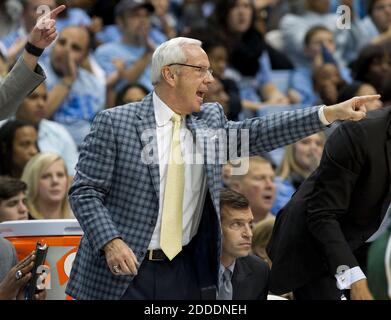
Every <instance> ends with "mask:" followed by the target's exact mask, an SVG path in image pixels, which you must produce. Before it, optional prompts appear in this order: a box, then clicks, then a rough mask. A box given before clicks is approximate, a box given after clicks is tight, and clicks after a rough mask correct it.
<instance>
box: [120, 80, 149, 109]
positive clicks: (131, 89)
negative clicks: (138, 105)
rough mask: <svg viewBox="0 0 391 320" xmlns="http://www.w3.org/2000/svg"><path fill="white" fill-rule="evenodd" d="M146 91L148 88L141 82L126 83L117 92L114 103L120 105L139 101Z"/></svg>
mask: <svg viewBox="0 0 391 320" xmlns="http://www.w3.org/2000/svg"><path fill="white" fill-rule="evenodd" d="M148 92H149V91H148V89H147V88H145V87H143V86H142V85H141V84H137V83H134V84H128V85H127V86H126V87H125V88H123V89H122V90H121V91H120V92H118V94H117V97H116V101H115V105H116V106H122V105H124V104H128V103H131V102H137V101H141V100H143V99H144V97H145V96H146V95H147V94H148Z"/></svg>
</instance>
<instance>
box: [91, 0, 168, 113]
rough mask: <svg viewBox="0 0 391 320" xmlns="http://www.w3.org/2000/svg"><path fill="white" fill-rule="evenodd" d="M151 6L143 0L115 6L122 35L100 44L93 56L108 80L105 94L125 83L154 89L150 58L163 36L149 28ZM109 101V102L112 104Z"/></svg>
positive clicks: (116, 90)
mask: <svg viewBox="0 0 391 320" xmlns="http://www.w3.org/2000/svg"><path fill="white" fill-rule="evenodd" d="M153 11H154V9H153V6H152V5H151V4H150V3H148V2H146V1H134V0H122V1H121V2H120V3H119V4H118V5H117V6H116V9H115V12H116V21H117V25H118V27H119V29H120V32H121V33H120V35H121V38H120V39H118V40H116V41H114V40H113V41H112V42H109V43H106V44H103V45H101V46H99V47H98V48H97V49H96V52H95V57H96V60H97V62H98V63H99V64H100V66H101V67H102V68H103V70H104V71H105V74H106V79H107V86H108V88H107V90H108V97H112V94H111V93H110V91H111V90H113V91H115V92H118V91H119V90H121V89H122V88H123V87H124V86H126V84H127V83H139V84H141V85H143V86H144V87H146V88H147V89H148V90H149V91H151V90H152V89H153V86H152V83H151V79H150V74H151V69H150V68H151V66H150V63H151V58H152V53H153V50H154V49H155V47H156V46H157V45H159V44H160V43H162V42H163V41H164V40H165V39H166V38H165V36H164V35H163V34H162V33H160V32H158V31H157V30H155V29H152V28H151V14H152V13H153ZM114 101H115V100H114V99H112V98H110V99H109V100H108V105H109V106H112V105H113V104H114Z"/></svg>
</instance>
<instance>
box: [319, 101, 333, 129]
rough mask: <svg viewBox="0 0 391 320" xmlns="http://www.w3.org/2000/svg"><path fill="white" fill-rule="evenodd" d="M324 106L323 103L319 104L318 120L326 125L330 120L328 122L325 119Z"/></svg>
mask: <svg viewBox="0 0 391 320" xmlns="http://www.w3.org/2000/svg"><path fill="white" fill-rule="evenodd" d="M325 107H326V106H325V105H323V106H321V107H320V108H319V110H318V115H319V120H320V122H322V123H323V124H324V125H325V126H328V125H330V124H331V122H328V121H327V119H326V117H325V115H324V108H325Z"/></svg>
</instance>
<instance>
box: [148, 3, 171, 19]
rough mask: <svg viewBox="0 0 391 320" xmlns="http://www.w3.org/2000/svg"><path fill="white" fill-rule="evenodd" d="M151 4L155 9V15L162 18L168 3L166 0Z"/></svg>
mask: <svg viewBox="0 0 391 320" xmlns="http://www.w3.org/2000/svg"><path fill="white" fill-rule="evenodd" d="M151 4H152V5H153V7H154V8H155V14H156V15H157V16H162V15H164V14H166V13H167V9H168V5H169V1H168V0H151Z"/></svg>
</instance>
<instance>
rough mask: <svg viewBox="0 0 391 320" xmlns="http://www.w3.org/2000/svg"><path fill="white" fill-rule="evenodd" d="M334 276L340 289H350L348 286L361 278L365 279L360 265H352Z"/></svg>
mask: <svg viewBox="0 0 391 320" xmlns="http://www.w3.org/2000/svg"><path fill="white" fill-rule="evenodd" d="M335 278H336V279H337V288H338V289H340V290H345V289H350V286H351V285H352V284H353V283H355V282H357V281H359V280H362V279H366V278H367V277H366V276H365V274H364V272H362V270H361V268H360V267H354V268H351V269H347V270H345V271H344V273H343V274H336V275H335Z"/></svg>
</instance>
